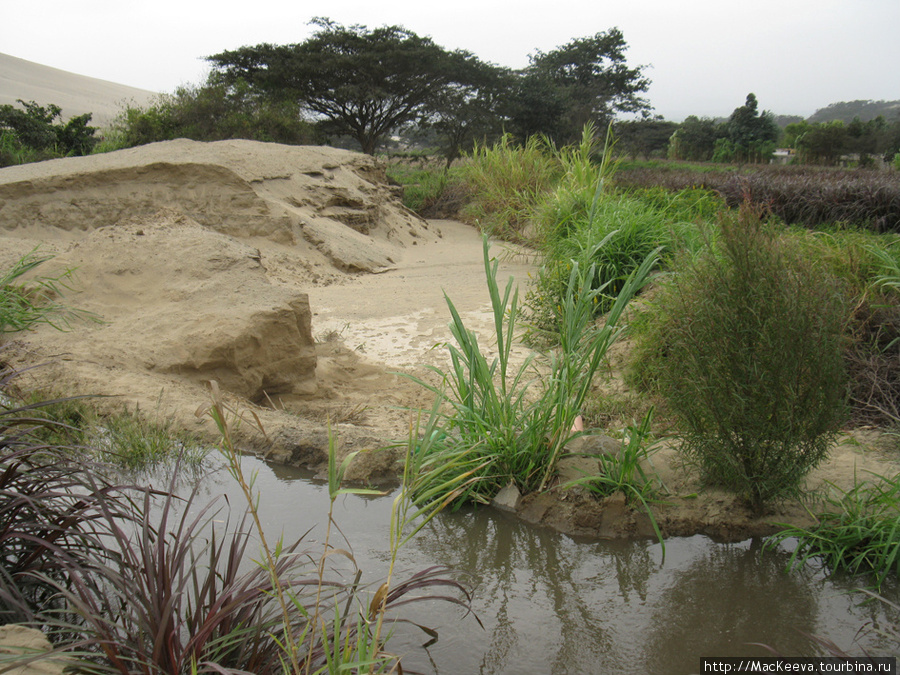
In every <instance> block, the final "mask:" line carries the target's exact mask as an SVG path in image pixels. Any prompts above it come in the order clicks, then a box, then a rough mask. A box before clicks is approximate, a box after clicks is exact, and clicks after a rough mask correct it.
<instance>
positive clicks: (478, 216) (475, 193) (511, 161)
mask: <svg viewBox="0 0 900 675" xmlns="http://www.w3.org/2000/svg"><path fill="white" fill-rule="evenodd" d="M560 173H561V170H560V166H559V160H558V159H557V158H556V157H555V156H554V153H553V151H552V149H551V148H550V146H549V145H548V143H547V142H546V141H545V140H542V139H540V138H539V137H537V136H532V137H530V138H529V139H528V140H527V141H526V142H525V144H524V145H518V144H516V143H515V142H514V141H513V139H512V137H511V136H510V135H509V134H506V135H504V136H503V137H502V138H501V139H500V140H499V141H497V142H496V143H495V144H494V145H492V146H488V145H479V144H476V145H475V148H474V150H473V151H472V154H471V156H470V157H469V161H468V162H466V164H465V165H464V166H463V167H462V178H463V180H464V181H465V182H466V183H467V184H468V185H469V187H470V189H471V193H472V202H471V203H470V204H469V205H468V206H467V207H466V208H465V210H464V214H463V215H464V216H465V217H466V218H467V219H468V220H471V221H474V222H477V223H478V224H479V225H480V226H481V227H482V229H483V230H485V231H486V232H488V233H490V234H491V235H493V236H495V237H498V238H500V239H506V240H508V241H516V242H521V241H525V240H527V237H526V235H525V228H526V227H527V226H528V224H529V223H530V222H531V219H532V217H533V215H534V209H535V207H536V205H537V204H538V203H539V202H540V201H541V200H542V199H543V197H544V195H545V193H546V192H548V191H549V190H550V189H551V188H552V187H553V185H554V184H555V182H556V181H557V180H558V179H559V176H560Z"/></svg>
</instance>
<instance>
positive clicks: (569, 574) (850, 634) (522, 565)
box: [201, 458, 900, 675]
mask: <svg viewBox="0 0 900 675" xmlns="http://www.w3.org/2000/svg"><path fill="white" fill-rule="evenodd" d="M244 462H245V465H244V470H245V471H257V472H258V473H257V479H256V485H255V487H256V489H257V490H258V491H259V493H260V495H261V498H260V511H261V515H262V518H263V522H264V525H265V527H266V530H267V535H268V536H270V537H272V538H274V537H276V536H277V535H278V534H281V533H283V534H284V537H285V540H286V541H288V542H292V541H294V540H296V539H297V538H299V537H301V536H302V535H303V534H304V533H305V532H307V530H309V529H310V528H313V530H312V532H311V533H310V534H309V535H307V540H313V539H321V538H323V537H324V536H325V523H326V519H327V510H328V493H327V488H326V486H325V485H324V484H323V483H322V482H321V481H317V480H315V479H313V478H312V477H311V475H310V474H309V473H308V472H305V471H302V470H300V469H293V468H290V467H283V466H269V465H267V464H265V463H264V462H262V461H260V460H257V459H254V458H245V460H244ZM203 493H208V495H209V496H214V495H218V494H225V495H227V497H228V500H229V502H230V503H231V505H232V507H233V508H234V507H236V510H237V511H238V512H240V511H241V510H242V507H243V502H242V498H241V496H240V492H239V490H238V488H237V486H236V484H235V483H234V482H233V480H232V478H231V477H230V476H229V475H228V474H227V473H225V472H224V470H222V471H219V472H214V473H213V474H212V475H211V476H210V477H209V478H208V480H207V481H206V482H205V483H204V488H203ZM204 496H205V494H204ZM392 500H393V495H389V496H385V497H360V496H354V495H346V496H341V497H339V498H338V501H337V503H336V506H335V520H336V522H337V523H338V525H339V526H340V528H341V529H342V531H343V532H344V534H345V535H346V537H347V540H348V541H349V543H350V545H351V546H352V551H353V554H354V556H355V558H356V560H357V563H358V565H359V567H360V568H361V569H362V570H363V574H364V576H363V579H364V581H368V582H371V583H373V584H375V582H378V583H380V580H381V579H382V578H383V576H384V574H385V572H386V570H387V564H388V561H389V554H388V532H389V520H390V511H391V504H392ZM201 501H203V499H201ZM760 546H761V541H760V540H748V541H746V542H743V543H740V544H719V543H716V542H714V541H712V540H711V539H709V538H707V537H704V536H695V537H687V538H676V539H670V540H668V541H667V542H666V553H665V560H664V561H663V555H662V550H661V547H660V545H659V544H658V543H657V542H655V541H651V540H637V541H580V540H575V539H572V538H571V537H568V536H566V535H562V534H559V533H556V532H553V531H548V530H545V529H539V528H535V527H532V526H529V525H525V524H523V523H521V522H519V521H518V520H516V519H515V518H514V517H512V516H507V515H506V514H503V513H500V512H497V511H495V510H492V509H477V510H474V509H473V510H466V511H462V512H457V513H445V514H442V515H440V516H439V517H438V518H436V519H435V521H433V522H432V523H431V524H429V526H427V527H426V528H425V529H424V530H422V532H421V533H420V534H419V535H418V536H417V537H416V538H415V539H414V540H413V541H412V542H410V543H409V544H407V545H406V547H405V548H404V549H403V550H402V551H401V554H400V574H401V576H402V575H403V573H404V572H405V573H407V574H412V573H414V572H416V571H419V570H421V569H424V568H426V567H429V566H432V565H437V564H443V565H448V566H450V567H453V568H455V569H458V570H461V571H463V572H465V573H467V574H469V575H471V577H470V580H471V582H472V583H473V584H474V603H473V607H474V610H475V612H476V613H477V615H478V617H479V619H480V620H481V622H482V624H483V626H484V627H483V628H482V627H481V626H479V625H478V622H477V621H475V620H474V619H473V618H472V617H471V616H464V613H463V612H462V611H461V610H460V609H459V608H458V607H455V606H450V605H448V604H447V603H440V602H428V603H415V604H416V605H418V606H416V607H414V612H413V611H409V612H405V613H404V616H407V617H409V618H412V619H414V620H415V621H417V622H420V623H423V624H425V625H428V626H430V627H432V628H436V629H437V630H439V633H440V638H439V640H438V641H437V642H435V643H434V644H432V645H431V646H430V647H428V649H427V650H424V651H423V650H421V649H414V648H412V645H414V644H418V643H423V642H425V641H426V640H427V639H428V638H427V636H425V635H424V634H422V633H420V632H418V631H417V630H416V629H412V628H408V627H406V628H401V629H398V634H400V640H398V641H396V642H392V643H391V644H390V646H391V648H392V649H393V650H398V649H400V650H401V651H405V649H406V648H407V647H409V648H410V652H409V655H408V656H407V657H405V658H404V667H405V669H407V670H409V669H414V670H419V671H421V672H425V673H427V672H437V673H443V674H452V675H457V674H469V673H472V674H475V673H480V674H488V673H490V674H499V673H516V674H517V675H523V674H528V673H535V674H537V673H540V674H541V675H546V674H547V673H554V675H558V674H565V673H571V674H576V673H578V674H586V673H642V674H643V673H654V674H658V675H669V674H671V675H676V674H680V673H698V672H701V668H700V658H701V657H703V656H766V655H768V652H766V651H765V649H763V648H762V647H759V646H754V645H753V644H751V643H763V644H767V645H770V646H772V647H774V648H775V649H777V650H779V651H780V652H781V653H783V654H786V655H789V656H798V655H813V654H815V653H818V652H816V651H815V647H814V646H813V643H812V641H811V640H810V638H809V637H806V636H805V635H804V633H807V634H810V635H816V636H822V637H827V638H828V639H830V640H832V641H833V642H834V643H836V644H837V645H839V646H840V647H841V648H843V649H845V650H847V651H849V652H850V653H853V654H861V653H862V650H864V649H865V650H867V651H869V652H870V653H873V654H878V655H884V654H889V653H891V652H892V650H895V649H896V648H897V642H896V641H891V640H888V639H886V638H884V637H882V636H880V635H879V634H878V633H877V630H876V629H884V628H891V627H893V626H896V625H897V624H898V618H900V617H898V616H897V614H896V612H894V611H893V610H890V609H887V608H886V607H885V606H884V605H882V604H881V603H868V604H861V603H862V600H863V596H862V595H861V594H859V593H850V591H851V590H852V589H854V588H855V587H856V586H857V585H858V583H859V582H858V581H857V582H856V583H854V582H853V581H850V580H829V579H827V578H826V577H825V575H824V574H823V573H822V572H821V571H819V570H815V569H812V568H806V569H803V570H800V571H796V572H792V573H789V572H787V571H786V569H785V568H786V564H787V561H788V557H789V553H788V552H786V551H777V552H767V553H761V552H760ZM375 585H376V586H377V584H375ZM883 592H884V593H885V595H886V596H887V597H889V598H891V599H892V600H894V601H895V602H896V600H897V598H898V596H900V592H898V589H897V587H896V586H894V587H892V588H888V589H883ZM411 607H413V606H411Z"/></svg>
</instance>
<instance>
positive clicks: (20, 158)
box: [0, 99, 98, 167]
mask: <svg viewBox="0 0 900 675" xmlns="http://www.w3.org/2000/svg"><path fill="white" fill-rule="evenodd" d="M18 102H19V103H20V104H21V106H22V108H17V107H15V106H12V105H9V104H6V105H2V106H0V167H2V166H10V165H13V164H25V163H27V162H35V161H40V160H43V159H51V158H54V157H66V156H69V155H76V156H77V155H87V154H90V152H91V149H92V148H93V147H94V145H95V144H96V143H97V141H98V139H97V138H95V137H94V133H95V132H96V129H95V128H94V127H90V126H88V124H89V123H90V121H91V115H90V113H88V114H85V115H79V116H76V117H73V118H72V119H70V120H69V121H67V122H66V123H62V122H61V121H57V119H58V118H60V116H61V114H62V109H61V108H60V107H59V106H58V105H54V104H50V105H48V106H40V105H38V104H37V103H35V102H34V101H30V102H26V101H23V100H21V99H19V100H18Z"/></svg>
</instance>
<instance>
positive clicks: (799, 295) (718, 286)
mask: <svg viewBox="0 0 900 675" xmlns="http://www.w3.org/2000/svg"><path fill="white" fill-rule="evenodd" d="M655 306H656V312H657V314H656V315H655V317H653V318H652V319H651V321H652V322H653V326H652V329H651V330H648V331H645V332H644V334H643V338H642V343H643V348H641V349H639V350H638V352H637V354H636V356H635V358H636V359H639V360H643V361H644V366H643V367H644V368H646V369H648V370H649V371H651V372H652V373H653V375H654V376H655V377H656V378H657V383H658V386H659V390H660V392H661V393H662V395H663V396H664V398H665V399H666V401H667V402H668V404H669V406H670V407H671V409H672V410H673V411H674V412H675V413H676V414H677V416H678V418H679V420H680V425H681V427H682V432H683V450H684V452H685V455H686V456H687V457H688V458H689V459H690V460H692V461H693V462H695V463H696V464H697V465H698V467H699V468H700V469H701V471H702V474H703V476H704V478H705V479H706V480H707V481H708V482H710V483H714V484H720V485H724V486H726V487H728V488H730V489H733V490H735V491H736V492H738V493H739V494H741V495H742V496H744V497H745V498H746V499H747V501H748V502H749V503H750V505H751V506H752V507H753V508H754V510H755V511H757V512H761V511H762V509H763V507H764V506H765V505H766V504H767V503H768V502H770V501H772V500H777V499H780V498H783V497H786V496H789V495H791V494H793V493H794V492H795V491H796V490H797V489H798V486H799V484H800V481H801V480H802V478H803V477H804V476H805V475H806V473H807V472H808V471H809V470H811V469H812V468H814V467H815V466H816V465H817V464H819V463H820V462H821V461H822V460H823V459H824V458H825V457H826V454H827V451H828V445H829V443H830V442H831V440H832V439H833V437H834V434H835V433H836V431H837V428H838V425H839V424H840V423H841V422H842V420H843V419H844V415H845V405H844V400H845V396H846V394H845V371H844V364H843V360H842V347H843V338H842V336H843V328H844V321H845V317H846V314H847V308H846V306H845V301H844V296H843V294H842V290H841V288H840V287H839V286H838V284H837V283H836V282H835V281H834V280H833V279H832V278H831V277H830V276H829V275H828V274H826V273H825V272H824V271H823V270H822V269H821V267H820V266H816V265H814V264H812V263H811V262H810V261H808V260H806V259H805V258H804V257H803V256H802V255H800V254H799V253H798V251H797V249H796V247H795V246H792V245H790V243H789V242H788V241H786V240H785V239H784V238H781V237H779V236H778V235H777V234H776V233H775V232H774V231H773V230H772V229H771V228H769V227H767V226H766V225H765V224H763V223H762V222H761V221H760V218H759V216H758V215H757V214H756V213H754V212H753V211H752V209H750V208H748V207H744V208H742V209H741V210H740V212H739V214H738V215H737V216H733V217H728V216H723V217H722V218H721V220H720V228H719V232H718V238H717V240H716V242H714V243H713V244H712V245H711V246H710V247H709V248H708V249H707V250H705V251H704V252H701V253H700V255H699V256H698V257H697V258H696V259H693V260H688V259H686V258H683V259H681V260H680V261H679V262H678V263H677V264H676V266H675V269H674V270H673V274H672V277H671V281H670V282H669V283H667V284H666V285H665V286H664V287H663V288H662V291H661V293H660V296H659V297H658V298H657V300H656V303H655Z"/></svg>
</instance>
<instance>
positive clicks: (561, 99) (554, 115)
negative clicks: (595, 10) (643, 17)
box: [510, 28, 650, 145]
mask: <svg viewBox="0 0 900 675" xmlns="http://www.w3.org/2000/svg"><path fill="white" fill-rule="evenodd" d="M627 46H628V45H627V44H626V42H625V38H624V36H623V35H622V31H620V30H619V29H618V28H611V29H609V30H607V31H605V32H601V33H595V34H594V35H591V36H588V37H583V38H576V39H574V40H571V41H570V42H568V43H567V44H565V45H562V46H560V47H558V48H556V49H554V50H553V51H550V52H541V51H537V52H535V54H534V55H533V56H531V57H530V60H531V63H530V65H529V66H528V67H527V68H526V69H525V71H524V73H523V74H522V80H521V82H520V86H519V88H518V89H515V90H513V95H512V97H511V108H512V109H511V113H510V129H511V130H512V131H513V132H514V133H515V134H516V135H518V136H519V138H527V137H529V136H532V135H535V134H543V135H546V136H548V137H549V138H551V139H552V140H553V141H554V142H555V143H557V144H559V145H563V144H568V143H575V142H577V141H578V138H579V136H580V135H581V131H582V129H583V128H584V126H585V125H586V124H588V123H592V124H594V125H596V126H598V127H601V128H602V127H606V126H607V125H608V124H609V123H610V122H611V121H612V120H613V118H614V117H615V115H616V113H620V112H626V113H635V112H646V111H647V110H648V109H649V107H650V106H649V104H648V103H647V101H646V100H645V99H643V98H641V97H640V94H641V93H642V92H645V91H646V90H647V88H648V87H649V86H650V81H649V80H648V79H646V78H645V77H644V76H643V69H644V66H638V67H636V68H629V67H628V66H627V65H626V61H625V50H626V49H627ZM523 94H524V95H523Z"/></svg>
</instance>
